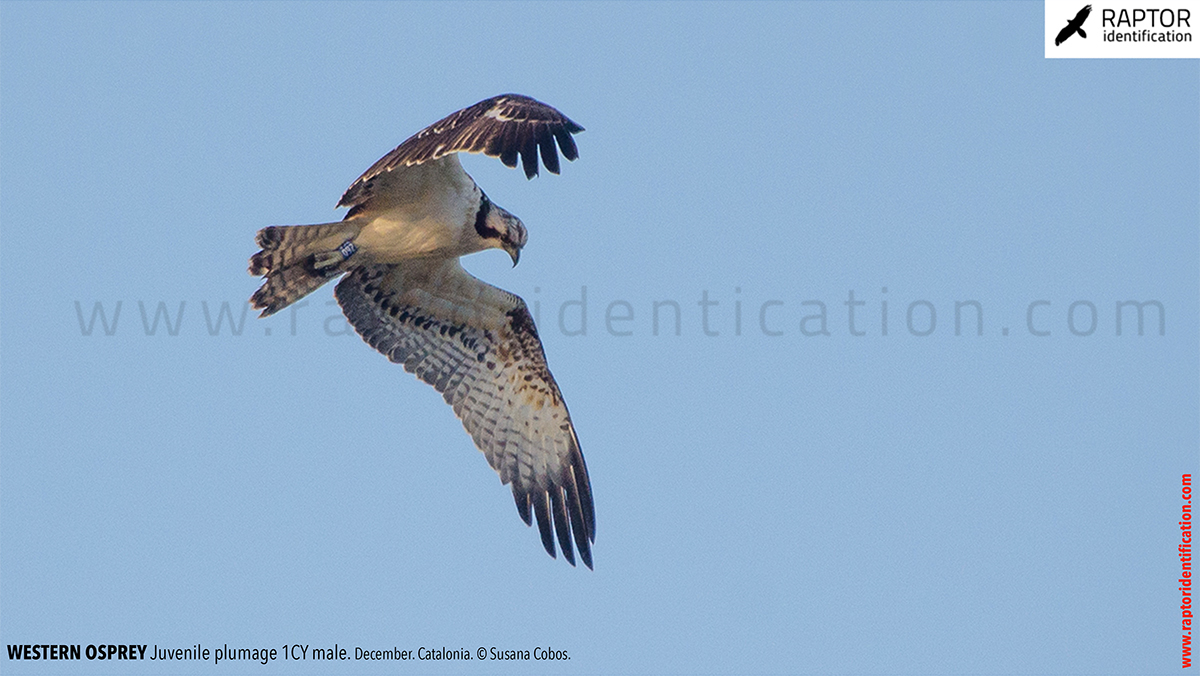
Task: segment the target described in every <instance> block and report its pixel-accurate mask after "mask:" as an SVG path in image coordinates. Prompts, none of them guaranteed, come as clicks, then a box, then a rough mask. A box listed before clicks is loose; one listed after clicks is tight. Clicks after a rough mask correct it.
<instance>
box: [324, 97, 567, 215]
mask: <svg viewBox="0 0 1200 676" xmlns="http://www.w3.org/2000/svg"><path fill="white" fill-rule="evenodd" d="M581 131H583V127H581V126H579V125H578V124H576V123H575V122H572V121H571V119H570V118H568V117H567V116H566V115H563V114H562V113H560V112H558V110H556V109H554V108H553V107H551V106H548V105H546V104H544V103H542V102H541V101H538V100H536V99H532V98H530V97H528V96H522V95H521V94H501V95H500V96H493V97H492V98H490V99H486V100H483V101H480V102H479V103H476V104H475V105H473V106H470V107H468V108H463V109H462V110H460V111H458V112H457V113H454V114H452V115H450V116H448V117H446V118H443V119H442V120H439V121H437V122H435V123H433V124H431V125H429V126H428V127H426V128H425V129H422V130H421V131H419V132H417V133H416V134H415V135H413V136H412V137H410V138H409V139H408V140H407V141H405V142H404V143H401V144H400V145H399V146H397V147H396V149H395V150H393V151H392V152H390V153H388V154H387V155H384V156H383V157H381V158H379V161H378V162H376V163H375V164H373V165H371V168H370V169H367V170H366V171H365V172H364V173H363V175H362V176H359V177H358V178H357V179H356V180H355V181H354V183H352V184H350V187H349V188H348V189H347V190H346V192H345V194H343V195H342V199H341V201H339V202H338V206H339V207H355V206H358V205H359V204H360V203H362V201H363V199H365V197H366V196H368V195H369V193H370V191H369V190H366V186H367V185H368V184H369V183H370V182H371V181H372V179H374V178H376V177H377V176H379V175H381V174H384V173H387V172H390V171H393V170H395V169H397V168H400V167H411V166H413V165H416V164H421V163H423V162H428V161H430V160H437V159H440V158H442V157H445V156H446V155H451V154H453V153H483V154H485V155H488V156H490V157H499V158H500V161H501V162H504V164H506V165H508V166H510V167H516V166H517V156H518V155H520V156H521V164H522V165H523V167H524V169H525V176H526V177H528V178H533V177H534V176H536V175H537V173H538V152H539V150H540V152H541V156H542V162H544V163H545V164H546V169H548V170H549V171H550V173H553V174H557V173H558V168H559V164H558V153H557V151H556V149H555V141H557V142H558V148H559V149H561V150H562V154H563V157H566V158H567V159H568V160H574V159H576V158H577V157H579V150H578V149H577V148H576V147H575V141H574V140H573V139H572V138H571V134H577V133H579V132H581Z"/></svg>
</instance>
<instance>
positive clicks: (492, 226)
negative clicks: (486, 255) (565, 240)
mask: <svg viewBox="0 0 1200 676" xmlns="http://www.w3.org/2000/svg"><path fill="white" fill-rule="evenodd" d="M481 194H482V193H481ZM475 231H476V232H477V233H479V236H480V237H482V238H483V241H484V242H485V243H486V244H487V246H489V247H494V248H496V249H503V250H504V251H505V252H507V253H508V255H509V256H510V257H511V258H512V262H513V267H516V265H517V261H519V260H520V259H521V248H522V247H524V246H525V241H526V240H527V239H528V238H529V235H528V233H527V232H526V231H525V224H524V223H522V222H521V219H519V218H517V217H516V216H513V215H512V214H510V213H508V211H506V210H504V209H503V208H502V207H500V206H499V205H497V204H494V203H492V201H491V200H489V199H488V196H487V195H482V198H481V201H480V204H479V211H478V212H477V214H476V216H475Z"/></svg>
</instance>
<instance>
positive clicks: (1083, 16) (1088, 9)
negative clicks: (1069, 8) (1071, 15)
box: [1071, 5, 1092, 28]
mask: <svg viewBox="0 0 1200 676" xmlns="http://www.w3.org/2000/svg"><path fill="white" fill-rule="evenodd" d="M1091 13H1092V6H1091V5H1084V6H1083V9H1081V10H1079V13H1078V14H1076V15H1075V19H1074V20H1073V21H1072V22H1071V23H1073V24H1075V27H1076V28H1078V27H1079V26H1082V25H1083V22H1084V21H1087V18H1088V15H1089V14H1091Z"/></svg>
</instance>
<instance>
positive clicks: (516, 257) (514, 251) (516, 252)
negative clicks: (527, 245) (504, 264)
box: [505, 247, 521, 268]
mask: <svg viewBox="0 0 1200 676" xmlns="http://www.w3.org/2000/svg"><path fill="white" fill-rule="evenodd" d="M505 251H507V252H508V255H509V256H511V257H512V261H513V267H514V268H515V267H517V263H518V262H519V261H520V260H521V250H520V249H518V248H516V247H513V248H511V249H505Z"/></svg>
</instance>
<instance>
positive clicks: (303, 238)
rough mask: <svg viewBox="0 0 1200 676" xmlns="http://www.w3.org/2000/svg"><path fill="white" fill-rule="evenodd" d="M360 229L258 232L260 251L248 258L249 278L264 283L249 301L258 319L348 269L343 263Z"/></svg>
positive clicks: (324, 226)
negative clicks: (255, 278)
mask: <svg viewBox="0 0 1200 676" xmlns="http://www.w3.org/2000/svg"><path fill="white" fill-rule="evenodd" d="M360 230H361V228H360V227H356V226H355V225H354V224H353V223H346V222H345V221H339V222H337V223H321V224H319V225H275V226H271V227H269V228H263V229H262V230H260V231H258V236H257V238H256V241H257V242H258V245H259V246H260V247H262V251H259V252H258V253H256V254H254V255H253V256H251V257H250V274H252V275H261V276H263V277H265V278H266V279H265V280H264V281H263V285H262V286H261V287H259V289H258V291H255V292H254V295H253V296H251V297H250V304H251V306H252V307H253V308H254V309H256V310H259V309H261V310H262V314H261V315H259V316H261V317H266V316H268V315H271V314H274V313H276V312H278V311H280V310H282V309H283V308H285V307H287V306H289V305H291V304H292V303H294V302H296V301H297V300H300V299H301V298H303V297H304V296H307V295H308V294H310V293H312V292H313V291H316V290H317V288H319V287H320V286H321V285H322V284H324V283H325V282H327V281H329V280H330V279H333V278H334V277H337V276H338V275H340V274H342V273H343V272H345V271H346V270H348V269H349V268H350V267H351V266H350V265H349V264H347V259H349V257H350V256H351V255H353V253H354V251H355V250H356V248H355V247H354V246H353V245H344V244H345V243H346V242H352V241H353V239H354V238H355V237H356V236H357V235H358V233H359V231H360Z"/></svg>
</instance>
